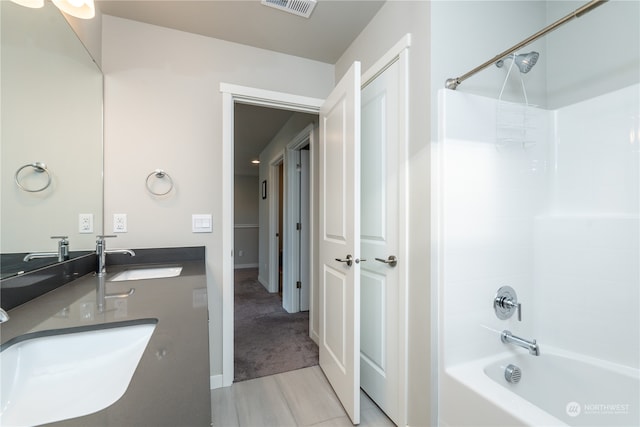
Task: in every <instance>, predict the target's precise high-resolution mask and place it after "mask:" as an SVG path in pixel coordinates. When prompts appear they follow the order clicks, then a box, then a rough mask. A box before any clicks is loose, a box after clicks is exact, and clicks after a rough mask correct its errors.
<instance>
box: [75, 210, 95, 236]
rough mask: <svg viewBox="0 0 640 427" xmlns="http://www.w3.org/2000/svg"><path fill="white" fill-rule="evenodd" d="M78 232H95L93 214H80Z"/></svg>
mask: <svg viewBox="0 0 640 427" xmlns="http://www.w3.org/2000/svg"><path fill="white" fill-rule="evenodd" d="M78 232H80V233H93V214H90V213H89V214H80V215H78Z"/></svg>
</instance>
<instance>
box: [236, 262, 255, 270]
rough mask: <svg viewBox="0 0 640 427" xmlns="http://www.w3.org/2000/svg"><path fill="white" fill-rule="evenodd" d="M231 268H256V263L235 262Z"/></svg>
mask: <svg viewBox="0 0 640 427" xmlns="http://www.w3.org/2000/svg"><path fill="white" fill-rule="evenodd" d="M233 268H234V269H235V270H240V269H242V268H258V263H257V262H256V263H253V264H235V265H234V266H233Z"/></svg>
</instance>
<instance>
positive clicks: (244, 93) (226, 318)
mask: <svg viewBox="0 0 640 427" xmlns="http://www.w3.org/2000/svg"><path fill="white" fill-rule="evenodd" d="M220 92H221V93H222V218H221V225H220V226H221V227H222V254H223V256H222V384H220V385H221V386H222V387H229V386H231V384H233V377H234V372H233V370H234V367H233V340H234V337H233V328H234V321H233V310H234V309H233V306H234V296H233V172H234V171H233V151H234V134H233V133H234V132H233V124H234V114H233V110H234V104H235V103H236V102H237V103H242V104H249V105H256V106H262V107H271V108H280V109H285V110H290V111H298V112H302V113H312V114H318V113H319V111H320V106H321V105H322V103H323V102H324V99H318V98H311V97H306V96H300V95H293V94H289V93H284V92H275V91H270V90H264V89H258V88H252V87H247V86H238V85H233V84H229V83H220Z"/></svg>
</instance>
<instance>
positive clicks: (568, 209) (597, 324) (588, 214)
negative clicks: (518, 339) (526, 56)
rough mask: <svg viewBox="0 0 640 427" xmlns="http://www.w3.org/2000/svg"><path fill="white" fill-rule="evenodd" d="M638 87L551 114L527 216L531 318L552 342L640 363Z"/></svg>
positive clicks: (617, 360) (546, 340) (542, 336)
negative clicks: (547, 152) (541, 207)
mask: <svg viewBox="0 0 640 427" xmlns="http://www.w3.org/2000/svg"><path fill="white" fill-rule="evenodd" d="M639 93H640V85H634V86H631V87H628V88H626V89H623V90H619V91H616V92H613V93H610V94H607V95H604V96H600V97H597V98H593V99H591V100H587V101H583V102H580V103H578V104H575V105H572V106H569V107H565V108H562V109H560V110H558V111H557V113H556V119H557V124H556V129H557V132H556V144H555V146H554V149H553V150H552V155H553V156H554V157H555V158H554V162H553V163H554V167H553V168H552V170H551V171H552V180H551V181H550V190H551V191H550V199H549V204H548V206H547V209H546V212H545V213H544V214H543V215H539V216H538V217H536V218H535V228H534V232H535V252H534V255H535V256H534V260H535V266H534V272H535V278H534V283H535V289H536V291H535V301H534V303H535V306H536V310H535V317H536V324H537V325H538V329H539V333H538V336H537V337H536V338H538V340H539V343H540V344H541V348H542V350H543V351H544V345H545V344H546V345H552V346H555V347H559V348H563V349H565V350H569V351H572V352H577V353H580V354H583V355H587V356H591V357H595V358H598V359H604V360H608V361H611V362H614V363H619V364H622V365H626V366H631V367H634V368H636V369H637V368H638V367H639V363H640V362H639V361H640V345H639V337H640V314H639V312H640V283H639V281H640V267H639V264H640V248H639V246H640V243H639V241H640V228H639V219H638V210H639V205H640V202H639V199H638V197H639V193H640V189H639V187H638V186H639V185H640V175H639V171H640V167H639V161H640V129H639V128H640V120H639V119H640V111H639V106H640V97H639Z"/></svg>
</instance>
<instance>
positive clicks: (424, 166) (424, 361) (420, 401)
mask: <svg viewBox="0 0 640 427" xmlns="http://www.w3.org/2000/svg"><path fill="white" fill-rule="evenodd" d="M430 8H431V7H430V3H429V2H426V1H417V2H416V1H389V2H386V3H385V4H384V5H383V6H382V8H381V9H380V11H379V12H378V13H377V14H376V16H375V17H374V18H373V19H372V20H371V22H370V23H369V25H367V27H366V28H365V29H364V30H363V31H362V33H361V34H360V35H359V36H358V38H357V39H356V40H355V41H354V42H353V44H352V45H351V46H350V47H349V48H348V49H347V50H346V52H345V53H344V54H343V55H342V57H341V58H340V59H339V60H338V62H337V63H336V81H337V80H338V79H339V77H341V76H342V75H343V74H344V73H345V72H346V70H347V69H348V68H349V67H350V66H351V63H352V62H353V61H356V60H358V61H361V62H362V71H363V72H364V71H366V70H367V69H368V68H369V67H371V66H372V65H373V64H374V62H375V61H377V60H378V59H379V58H380V57H381V56H382V55H383V54H385V53H386V52H387V51H388V50H389V49H391V48H392V47H393V46H394V45H395V44H396V43H397V42H398V41H399V40H400V39H401V38H402V37H403V36H404V35H405V34H407V33H411V36H412V45H411V48H410V49H409V92H410V95H409V112H410V113H409V114H410V115H409V124H408V126H409V129H408V130H409V187H410V200H409V206H408V211H409V230H410V236H409V243H408V244H409V248H408V252H409V254H410V259H409V260H407V261H408V264H409V279H408V286H409V290H408V293H409V312H408V313H406V315H407V318H408V322H409V331H408V333H409V335H408V340H409V343H408V346H409V347H408V369H409V378H408V393H407V397H408V402H407V405H408V408H407V420H408V424H409V425H414V426H417V425H432V424H433V421H434V418H433V417H434V416H435V411H432V410H431V406H432V405H430V402H431V401H432V398H435V396H434V394H432V393H433V388H432V385H433V384H434V381H433V377H432V375H431V361H432V357H431V339H432V336H431V331H430V326H429V325H430V324H431V309H430V307H431V296H430V294H431V288H430V283H429V282H430V281H429V275H430V263H429V254H430V251H429V241H430V206H429V182H430V178H429V163H430V146H429V142H430V140H429V134H430V125H429V120H428V117H429V114H430V104H429V96H428V94H429V91H430V78H429V75H430V60H429V58H430V50H431V45H430V38H431V36H430Z"/></svg>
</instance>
